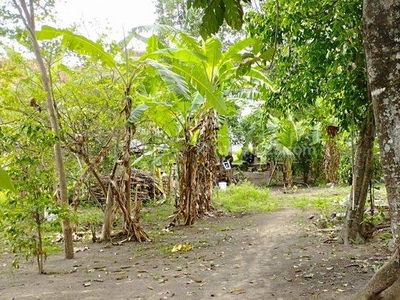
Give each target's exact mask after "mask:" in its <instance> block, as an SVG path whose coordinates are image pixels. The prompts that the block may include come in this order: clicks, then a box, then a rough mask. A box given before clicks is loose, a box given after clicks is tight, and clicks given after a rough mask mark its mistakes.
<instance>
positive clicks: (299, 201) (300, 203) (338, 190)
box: [271, 186, 350, 213]
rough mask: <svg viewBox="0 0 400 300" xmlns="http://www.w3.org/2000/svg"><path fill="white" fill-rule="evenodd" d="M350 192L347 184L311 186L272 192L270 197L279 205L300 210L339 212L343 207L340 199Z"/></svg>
mask: <svg viewBox="0 0 400 300" xmlns="http://www.w3.org/2000/svg"><path fill="white" fill-rule="evenodd" d="M349 192H350V187H349V186H337V187H334V188H329V187H313V188H303V189H298V190H297V191H296V192H294V193H293V194H284V193H274V194H273V195H271V198H273V199H274V201H277V202H278V203H279V204H280V207H292V208H299V209H302V210H307V209H315V210H318V211H321V212H322V213H328V212H332V211H334V212H339V211H341V210H343V209H344V206H343V205H340V201H341V200H342V199H343V198H345V197H346V196H347V195H348V194H349Z"/></svg>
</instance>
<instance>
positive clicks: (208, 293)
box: [0, 208, 388, 300]
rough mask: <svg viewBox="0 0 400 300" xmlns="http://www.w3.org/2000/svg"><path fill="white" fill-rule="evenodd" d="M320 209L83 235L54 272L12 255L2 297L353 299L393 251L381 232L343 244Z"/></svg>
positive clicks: (0, 285)
mask: <svg viewBox="0 0 400 300" xmlns="http://www.w3.org/2000/svg"><path fill="white" fill-rule="evenodd" d="M313 214H314V212H312V211H301V210H296V209H291V208H290V209H289V208H288V209H282V210H279V211H276V212H270V213H263V214H243V215H222V216H218V217H210V218H207V219H203V220H198V221H197V222H196V224H195V225H194V226H192V227H180V226H177V227H174V228H172V231H171V232H165V231H162V230H159V231H156V230H155V231H152V233H151V235H152V237H153V239H154V241H152V242H148V243H142V244H140V243H135V242H128V243H123V244H121V245H118V246H117V245H105V244H100V243H92V242H90V241H87V242H81V243H77V244H76V251H77V252H76V256H75V258H74V259H72V260H65V259H64V258H63V255H62V254H59V255H50V256H49V257H48V259H47V261H46V263H45V271H46V274H44V275H38V274H37V269H36V265H35V264H34V262H27V263H22V265H21V267H20V268H19V269H17V270H15V269H14V270H13V269H12V268H11V267H10V261H9V260H7V259H6V258H7V257H6V256H3V257H2V258H0V263H1V266H2V267H1V271H0V299H9V300H11V299H15V300H22V299H24V300H27V299H74V300H75V299H170V298H171V299H214V298H215V299H262V300H264V299H266V300H268V299H347V298H348V297H349V296H350V295H352V294H354V292H355V291H356V290H358V289H361V288H362V287H363V286H364V284H365V283H366V282H367V281H368V280H369V279H370V278H371V277H372V275H373V273H374V268H376V267H377V266H379V265H380V264H382V263H383V262H384V260H385V259H386V258H387V255H388V253H387V252H385V251H386V250H385V247H384V246H383V245H382V243H381V242H375V243H370V244H367V245H352V246H351V247H345V246H344V245H342V244H339V243H338V242H337V241H336V239H335V235H337V233H338V232H337V230H332V231H330V230H319V229H318V228H317V227H316V226H315V225H314V224H313V223H314V221H315V218H314V219H311V218H310V216H311V215H313ZM160 228H161V227H160ZM174 247H175V250H176V252H172V249H173V248H174Z"/></svg>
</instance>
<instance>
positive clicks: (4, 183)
mask: <svg viewBox="0 0 400 300" xmlns="http://www.w3.org/2000/svg"><path fill="white" fill-rule="evenodd" d="M2 189H4V190H11V191H13V190H14V184H13V183H12V181H11V179H10V177H9V176H8V174H7V172H6V171H4V170H3V169H2V168H0V190H2Z"/></svg>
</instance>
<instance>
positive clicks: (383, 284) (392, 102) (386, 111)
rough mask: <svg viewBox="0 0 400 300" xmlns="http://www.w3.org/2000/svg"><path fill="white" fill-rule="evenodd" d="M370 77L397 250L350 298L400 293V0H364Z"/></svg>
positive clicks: (376, 296) (368, 297)
mask: <svg viewBox="0 0 400 300" xmlns="http://www.w3.org/2000/svg"><path fill="white" fill-rule="evenodd" d="M363 21H364V46H365V53H366V59H367V71H368V80H369V85H370V89H371V96H372V102H373V106H374V115H375V124H376V130H377V136H378V138H379V147H380V153H381V161H382V168H383V174H384V176H385V185H386V192H387V199H388V202H389V212H390V217H391V228H392V233H393V240H394V245H395V248H396V251H395V252H394V254H393V256H392V258H391V259H390V260H389V261H388V262H386V263H385V264H384V265H383V267H382V268H381V269H380V270H379V271H378V272H377V273H376V274H375V276H374V277H373V278H372V279H371V280H370V282H369V283H368V284H367V286H366V287H365V288H363V290H362V291H360V292H359V293H358V294H357V295H356V296H355V297H354V299H357V300H360V299H399V292H400V257H399V245H400V243H399V242H400V240H399V238H400V214H399V207H400V185H399V182H400V93H399V90H400V68H399V60H400V2H399V0H379V1H377V0H364V8H363Z"/></svg>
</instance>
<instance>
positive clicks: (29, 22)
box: [13, 0, 74, 259]
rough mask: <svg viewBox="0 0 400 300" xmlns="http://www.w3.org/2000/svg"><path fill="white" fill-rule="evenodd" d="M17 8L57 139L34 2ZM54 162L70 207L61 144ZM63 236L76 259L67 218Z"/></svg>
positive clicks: (57, 127) (61, 193)
mask: <svg viewBox="0 0 400 300" xmlns="http://www.w3.org/2000/svg"><path fill="white" fill-rule="evenodd" d="M13 2H14V5H15V7H16V8H17V9H18V10H19V13H20V16H21V18H22V21H23V22H24V24H25V27H26V28H27V30H28V32H29V37H30V39H31V41H32V45H33V51H34V54H35V58H36V61H37V63H38V66H39V69H40V76H41V79H42V85H43V90H44V91H45V92H46V107H47V111H48V113H49V120H50V125H51V129H52V131H53V133H54V135H55V136H56V137H57V136H59V133H60V125H59V120H58V115H57V112H56V108H55V107H56V105H55V101H54V98H53V92H52V89H51V84H50V78H49V75H48V73H47V70H46V66H45V63H44V60H43V57H42V54H41V52H40V46H39V43H38V40H37V38H36V25H35V14H34V7H33V2H32V1H31V2H30V6H29V9H28V6H27V4H26V1H25V0H20V1H19V3H18V2H17V0H13ZM54 162H55V165H56V170H57V175H58V189H59V197H60V199H59V200H60V203H61V205H64V206H68V192H67V179H66V176H65V167H64V160H63V155H62V151H61V145H60V143H59V142H56V143H55V144H54ZM62 228H63V236H64V252H65V258H67V259H72V258H74V248H73V239H72V226H71V222H70V220H69V219H68V218H67V217H66V218H64V219H63V220H62Z"/></svg>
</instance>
